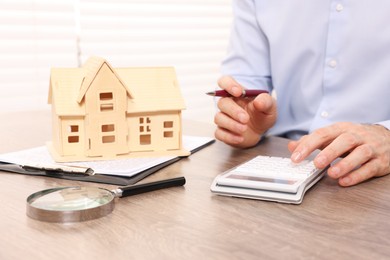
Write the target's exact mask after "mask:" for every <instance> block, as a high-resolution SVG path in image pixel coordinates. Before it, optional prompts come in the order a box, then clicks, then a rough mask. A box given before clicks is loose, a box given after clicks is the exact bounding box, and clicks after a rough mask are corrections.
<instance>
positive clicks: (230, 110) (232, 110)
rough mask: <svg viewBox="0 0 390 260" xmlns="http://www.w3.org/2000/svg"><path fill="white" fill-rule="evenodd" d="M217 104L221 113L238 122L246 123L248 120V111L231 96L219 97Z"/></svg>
mask: <svg viewBox="0 0 390 260" xmlns="http://www.w3.org/2000/svg"><path fill="white" fill-rule="evenodd" d="M217 106H218V108H219V109H220V110H221V111H222V112H223V113H225V114H227V115H228V116H230V117H231V118H233V119H234V120H236V121H238V122H240V123H243V124H246V123H247V122H248V120H249V115H248V113H247V112H246V111H245V110H244V109H243V108H242V107H240V106H239V105H237V103H236V102H234V100H233V99H231V98H221V99H220V100H219V101H218V104H217Z"/></svg>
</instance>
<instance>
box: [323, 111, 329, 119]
mask: <svg viewBox="0 0 390 260" xmlns="http://www.w3.org/2000/svg"><path fill="white" fill-rule="evenodd" d="M328 116H329V113H328V112H327V111H322V112H321V117H322V118H327V117H328Z"/></svg>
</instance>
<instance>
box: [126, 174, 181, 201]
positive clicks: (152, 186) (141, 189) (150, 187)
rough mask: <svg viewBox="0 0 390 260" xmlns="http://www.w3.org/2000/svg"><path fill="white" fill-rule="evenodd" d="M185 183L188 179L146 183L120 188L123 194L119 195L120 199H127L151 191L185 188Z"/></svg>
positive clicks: (179, 178)
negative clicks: (176, 187) (177, 187)
mask: <svg viewBox="0 0 390 260" xmlns="http://www.w3.org/2000/svg"><path fill="white" fill-rule="evenodd" d="M185 183H186V179H185V178H184V177H177V178H172V179H166V180H161V181H155V182H149V183H144V184H139V185H133V186H127V187H121V188H119V190H121V191H122V193H121V194H120V195H119V197H127V196H131V195H136V194H141V193H145V192H149V191H154V190H159V189H165V188H170V187H175V186H183V185H184V184H185Z"/></svg>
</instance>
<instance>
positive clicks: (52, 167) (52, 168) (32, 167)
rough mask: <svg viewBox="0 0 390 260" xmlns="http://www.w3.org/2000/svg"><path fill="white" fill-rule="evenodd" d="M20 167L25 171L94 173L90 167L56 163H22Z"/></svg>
mask: <svg viewBox="0 0 390 260" xmlns="http://www.w3.org/2000/svg"><path fill="white" fill-rule="evenodd" d="M21 167H22V168H23V169H24V170H26V171H47V172H53V173H63V174H77V175H86V176H92V175H94V174H95V172H94V170H93V169H92V168H88V167H82V166H68V165H58V164H29V165H22V166H21Z"/></svg>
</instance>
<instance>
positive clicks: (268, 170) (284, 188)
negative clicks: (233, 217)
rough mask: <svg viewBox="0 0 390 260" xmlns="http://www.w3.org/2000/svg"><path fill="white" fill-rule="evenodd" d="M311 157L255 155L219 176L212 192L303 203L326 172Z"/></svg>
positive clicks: (214, 182) (212, 187) (212, 186)
mask: <svg viewBox="0 0 390 260" xmlns="http://www.w3.org/2000/svg"><path fill="white" fill-rule="evenodd" d="M326 169H327V167H326V168H325V169H317V168H316V167H315V166H314V163H313V161H312V160H304V161H302V162H300V163H293V162H292V161H291V160H290V158H287V157H277V156H262V155H259V156H256V157H254V158H253V159H251V160H249V161H247V162H245V163H243V164H241V165H238V166H237V167H234V168H232V169H230V170H228V171H226V172H224V173H222V174H220V175H218V176H217V177H216V178H215V179H214V181H213V183H212V185H211V191H212V192H214V193H216V194H218V195H225V196H233V197H242V198H251V199H261V200H270V201H277V202H283V203H292V204H300V203H301V202H302V200H303V196H304V194H305V192H306V191H307V190H308V189H310V188H311V187H312V186H313V185H314V184H315V183H317V182H318V181H319V180H320V179H321V178H322V177H323V176H324V175H325V172H326Z"/></svg>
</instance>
